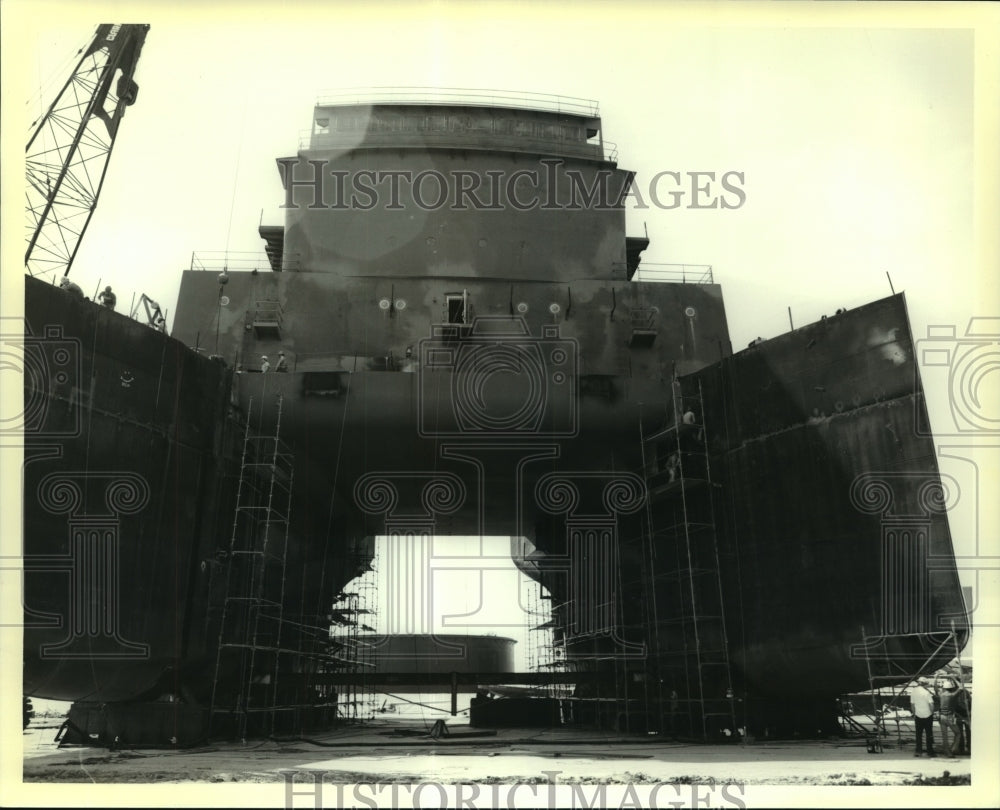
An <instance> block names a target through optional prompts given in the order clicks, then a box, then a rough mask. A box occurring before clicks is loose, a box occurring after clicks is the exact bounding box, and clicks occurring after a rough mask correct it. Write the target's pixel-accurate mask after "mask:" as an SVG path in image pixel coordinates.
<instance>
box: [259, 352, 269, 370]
mask: <svg viewBox="0 0 1000 810" xmlns="http://www.w3.org/2000/svg"><path fill="white" fill-rule="evenodd" d="M270 370H271V363H270V361H269V360H268V359H267V355H266V354H262V355H261V356H260V373H261V374H267V372H268V371H270Z"/></svg>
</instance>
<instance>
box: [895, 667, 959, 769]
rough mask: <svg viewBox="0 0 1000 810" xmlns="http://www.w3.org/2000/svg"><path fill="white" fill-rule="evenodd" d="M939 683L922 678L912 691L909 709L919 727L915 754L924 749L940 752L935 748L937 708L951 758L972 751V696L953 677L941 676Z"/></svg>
mask: <svg viewBox="0 0 1000 810" xmlns="http://www.w3.org/2000/svg"><path fill="white" fill-rule="evenodd" d="M938 683H939V684H940V687H937V686H936V685H935V684H932V682H931V680H930V678H919V679H918V680H917V685H916V687H915V688H914V689H913V691H912V692H911V693H910V710H911V711H912V712H913V715H914V717H915V718H916V727H917V744H916V750H915V752H914V754H913V756H915V757H919V756H921V755H922V754H924V753H926V755H927V756H929V757H934V756H937V754H936V753H935V751H934V714H935V711H936V712H937V719H938V724H939V726H940V728H941V745H942V749H941V750H942V752H943V754H944V756H946V757H948V758H949V759H950V758H953V757H954V756H955V755H956V754H963V755H969V754H971V753H972V725H971V724H972V699H971V697H970V696H969V693H968V691H967V690H966V689H965V687H964V686H963V687H959V685H958V684H957V683H956V682H955V680H954V679H953V678H950V677H949V678H942V679H940V681H939V682H938ZM925 748H926V751H925V750H924V749H925Z"/></svg>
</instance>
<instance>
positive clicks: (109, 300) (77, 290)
mask: <svg viewBox="0 0 1000 810" xmlns="http://www.w3.org/2000/svg"><path fill="white" fill-rule="evenodd" d="M59 289H61V290H65V291H66V292H68V293H69V294H70V295H72V296H73V297H74V298H80V299H81V300H87V299H86V296H85V295H84V294H83V289H82V288H81V287H80V285H79V284H77V283H76V282H75V281H70V280H69V276H63V277H62V278H61V279H59ZM97 303H98V304H103V305H104V306H106V307H107V308H108V309H110V310H111V311H112V312H114V309H115V305H116V304H117V303H118V296H116V295H115V294H114V292H112V290H111V285H110V284H109V285H108V286H107V287H105V288H104V290H103V291H102V292H100V293H98V295H97Z"/></svg>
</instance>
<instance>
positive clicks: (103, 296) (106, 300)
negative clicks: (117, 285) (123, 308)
mask: <svg viewBox="0 0 1000 810" xmlns="http://www.w3.org/2000/svg"><path fill="white" fill-rule="evenodd" d="M97 303H98V304H104V306H106V307H107V308H108V309H110V310H111V311H112V312H114V310H115V304H117V303H118V296H116V295H115V294H114V293H113V292H112V291H111V285H110V284H109V285H108V286H107V287H105V288H104V292H102V293H100V294H99V295H98V296H97Z"/></svg>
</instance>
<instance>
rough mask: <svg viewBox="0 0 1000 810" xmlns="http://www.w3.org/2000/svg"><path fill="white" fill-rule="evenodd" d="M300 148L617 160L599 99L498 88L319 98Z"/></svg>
mask: <svg viewBox="0 0 1000 810" xmlns="http://www.w3.org/2000/svg"><path fill="white" fill-rule="evenodd" d="M299 146H300V148H301V149H303V150H308V151H312V150H326V149H335V150H341V149H359V148H364V149H386V148H391V149H408V148H410V149H433V148H441V149H469V150H485V151H501V152H519V153H524V154H531V155H551V156H558V157H566V158H579V159H583V160H588V161H597V162H610V163H613V162H614V161H615V160H616V158H617V151H616V149H615V147H614V145H613V144H608V143H606V142H605V141H604V138H603V132H602V127H601V119H600V116H599V115H598V105H597V102H596V101H590V100H588V99H578V98H568V97H565V96H548V95H542V94H538V93H509V92H501V91H480V92H474V91H467V90H456V89H451V90H438V89H435V90H424V89H418V88H403V89H396V88H391V89H389V88H375V89H371V90H358V91H340V92H338V93H336V94H331V95H326V96H324V97H322V98H321V99H319V101H318V102H317V104H316V108H315V110H314V114H313V121H312V127H311V129H310V130H309V131H307V132H304V133H301V135H300V139H299Z"/></svg>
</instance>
